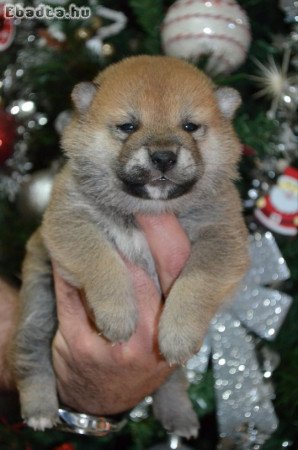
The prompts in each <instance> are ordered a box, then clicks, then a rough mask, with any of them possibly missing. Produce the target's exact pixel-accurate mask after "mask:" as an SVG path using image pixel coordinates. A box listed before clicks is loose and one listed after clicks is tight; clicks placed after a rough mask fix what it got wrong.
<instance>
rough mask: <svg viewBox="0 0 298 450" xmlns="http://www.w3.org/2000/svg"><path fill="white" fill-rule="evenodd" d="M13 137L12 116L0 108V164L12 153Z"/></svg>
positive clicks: (14, 126) (14, 133) (14, 132)
mask: <svg viewBox="0 0 298 450" xmlns="http://www.w3.org/2000/svg"><path fill="white" fill-rule="evenodd" d="M15 137H16V125H15V120H14V117H13V116H12V115H11V114H10V113H8V112H6V111H5V110H4V109H0V165H2V164H3V163H4V162H5V161H6V160H7V159H8V158H9V157H10V156H11V155H12V153H13V146H14V143H15Z"/></svg>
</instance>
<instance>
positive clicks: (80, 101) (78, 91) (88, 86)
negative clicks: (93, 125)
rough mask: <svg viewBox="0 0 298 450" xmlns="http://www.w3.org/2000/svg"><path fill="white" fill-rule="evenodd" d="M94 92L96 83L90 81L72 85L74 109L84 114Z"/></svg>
mask: <svg viewBox="0 0 298 450" xmlns="http://www.w3.org/2000/svg"><path fill="white" fill-rule="evenodd" d="M95 93H96V85H95V84H94V83H92V82H85V81H83V82H82V83H79V84H77V85H76V86H75V87H74V89H73V91H72V93H71V98H72V101H73V103H74V106H75V108H76V110H77V111H78V112H79V113H80V114H85V113H86V112H87V110H88V108H89V106H90V105H91V102H92V100H93V97H94V95H95Z"/></svg>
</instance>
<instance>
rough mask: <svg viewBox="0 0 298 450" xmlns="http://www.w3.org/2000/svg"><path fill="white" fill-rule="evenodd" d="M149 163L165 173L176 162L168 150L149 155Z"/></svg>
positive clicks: (173, 155) (175, 157)
mask: <svg viewBox="0 0 298 450" xmlns="http://www.w3.org/2000/svg"><path fill="white" fill-rule="evenodd" d="M150 158H151V161H152V162H153V165H154V167H155V168H156V169H158V170H160V171H161V172H163V173H164V172H167V171H168V170H170V169H172V167H173V166H174V165H175V164H176V162H177V155H176V154H175V153H174V152H172V151H169V150H165V151H163V150H160V151H156V152H154V153H151V154H150Z"/></svg>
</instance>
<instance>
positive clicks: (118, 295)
mask: <svg viewBox="0 0 298 450" xmlns="http://www.w3.org/2000/svg"><path fill="white" fill-rule="evenodd" d="M86 294H87V300H88V303H89V305H90V307H91V308H92V310H93V313H94V318H95V324H96V326H97V329H98V331H99V332H100V333H102V334H103V335H104V336H105V337H106V338H107V339H109V341H111V342H121V341H127V340H128V339H129V338H130V337H131V335H132V334H133V332H134V331H135V329H136V326H137V309H136V305H135V300H134V294H133V290H132V286H131V284H130V283H129V282H126V283H124V282H123V280H122V283H121V282H120V280H114V283H113V285H105V286H101V287H98V289H97V291H96V292H94V291H91V290H89V291H88V289H86Z"/></svg>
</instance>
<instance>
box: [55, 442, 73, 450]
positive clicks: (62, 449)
mask: <svg viewBox="0 0 298 450" xmlns="http://www.w3.org/2000/svg"><path fill="white" fill-rule="evenodd" d="M53 450H75V447H74V446H73V445H72V444H71V443H70V442H65V443H64V444H61V445H58V447H55V448H54V449H53Z"/></svg>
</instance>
